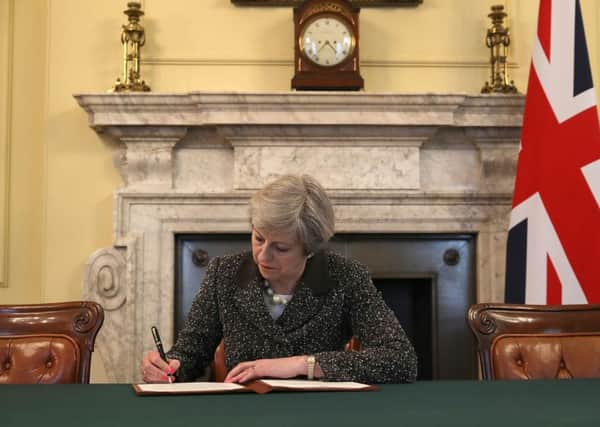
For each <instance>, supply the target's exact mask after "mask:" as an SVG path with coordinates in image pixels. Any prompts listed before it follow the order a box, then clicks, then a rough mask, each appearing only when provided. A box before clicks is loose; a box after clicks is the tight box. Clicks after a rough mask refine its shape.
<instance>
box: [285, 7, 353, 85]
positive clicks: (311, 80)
mask: <svg viewBox="0 0 600 427" xmlns="http://www.w3.org/2000/svg"><path fill="white" fill-rule="evenodd" d="M359 12H360V9H359V8H358V7H355V6H352V5H351V4H350V2H349V1H347V0H325V1H324V0H307V1H305V2H304V3H302V4H301V5H300V6H298V7H295V8H294V36H295V41H294V68H295V75H294V78H293V79H292V89H296V90H360V89H362V88H363V87H364V81H363V78H362V77H361V76H360V67H359V58H358V41H359V38H358V15H359Z"/></svg>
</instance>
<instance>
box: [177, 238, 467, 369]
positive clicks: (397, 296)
mask: <svg viewBox="0 0 600 427" xmlns="http://www.w3.org/2000/svg"><path fill="white" fill-rule="evenodd" d="M175 240H176V241H175V251H176V253H175V260H176V262H175V268H176V271H175V293H174V295H175V313H174V316H175V319H174V320H175V321H174V325H175V331H174V332H175V336H176V335H177V332H178V331H179V330H180V329H181V328H182V326H183V323H184V321H185V316H186V315H187V313H188V311H189V309H190V307H191V303H192V300H193V298H194V296H195V294H196V293H197V292H198V290H199V288H200V286H201V284H202V280H203V279H204V274H205V271H206V266H207V264H208V261H209V260H210V259H212V258H213V257H217V256H220V255H224V254H230V253H236V252H239V251H242V250H249V249H250V235H249V234H178V235H176V236H175ZM330 248H331V249H332V250H334V251H336V252H338V253H341V254H342V255H345V256H348V257H351V258H354V259H357V260H358V261H360V262H362V263H363V264H365V265H366V266H367V267H368V268H369V271H370V272H371V275H372V277H373V283H374V284H375V286H376V287H377V288H378V289H379V290H380V291H381V293H382V296H383V298H384V300H385V302H386V304H387V305H388V306H389V307H390V308H391V309H392V311H393V312H394V314H395V315H396V317H397V318H398V320H399V321H400V323H401V324H402V326H403V328H404V330H405V331H406V333H407V335H408V336H409V338H410V339H411V342H412V343H413V345H414V346H415V350H416V352H417V356H418V358H419V375H418V379H419V380H432V379H473V378H477V365H476V357H475V343H474V340H473V337H472V335H471V333H470V330H469V329H468V325H467V322H466V311H467V309H468V307H469V305H471V304H473V303H474V302H475V275H474V265H475V236H473V235H462V234H461V235H457V234H448V235H445V234H419V235H412V234H356V233H353V234H350V233H343V234H342V233H340V234H337V235H336V236H335V237H334V238H333V239H332V241H331V243H330Z"/></svg>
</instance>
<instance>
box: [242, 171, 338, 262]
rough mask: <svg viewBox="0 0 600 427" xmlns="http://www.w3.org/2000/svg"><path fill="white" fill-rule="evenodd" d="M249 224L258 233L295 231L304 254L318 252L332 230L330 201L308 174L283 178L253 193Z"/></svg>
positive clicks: (319, 185) (333, 224) (333, 220)
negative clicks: (258, 231)
mask: <svg viewBox="0 0 600 427" xmlns="http://www.w3.org/2000/svg"><path fill="white" fill-rule="evenodd" d="M250 221H251V222H252V225H253V226H254V227H256V228H258V229H260V230H266V231H271V232H295V233H296V235H297V236H298V239H299V240H300V241H301V242H302V244H303V245H304V250H305V251H306V253H307V254H310V253H314V252H316V251H318V250H320V249H322V248H323V247H324V246H325V244H326V243H327V242H328V241H329V239H330V238H331V236H333V233H334V227H335V219H334V215H333V206H332V204H331V200H329V197H328V196H327V194H326V193H325V190H324V189H323V187H322V186H321V184H319V182H318V181H317V180H316V179H314V178H312V177H311V176H309V175H302V176H297V175H284V176H281V177H279V178H277V179H276V180H275V181H272V182H270V183H269V184H267V185H266V186H265V187H264V188H263V189H262V190H259V191H257V192H256V193H255V194H254V195H253V196H252V198H251V199H250Z"/></svg>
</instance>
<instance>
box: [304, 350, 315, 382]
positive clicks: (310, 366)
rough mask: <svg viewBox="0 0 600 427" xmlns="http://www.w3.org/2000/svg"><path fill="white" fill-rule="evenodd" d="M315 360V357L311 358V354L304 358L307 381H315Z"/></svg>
mask: <svg viewBox="0 0 600 427" xmlns="http://www.w3.org/2000/svg"><path fill="white" fill-rule="evenodd" d="M316 362H317V361H316V359H315V356H313V355H312V354H311V355H309V356H306V377H307V378H308V379H309V380H314V379H315V363H316Z"/></svg>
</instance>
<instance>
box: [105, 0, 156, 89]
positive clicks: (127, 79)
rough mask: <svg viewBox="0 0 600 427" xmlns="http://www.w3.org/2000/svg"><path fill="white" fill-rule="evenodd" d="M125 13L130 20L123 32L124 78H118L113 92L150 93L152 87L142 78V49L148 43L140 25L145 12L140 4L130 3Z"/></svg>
mask: <svg viewBox="0 0 600 427" xmlns="http://www.w3.org/2000/svg"><path fill="white" fill-rule="evenodd" d="M123 13H124V14H125V15H127V17H128V18H129V23H128V24H126V25H123V27H122V28H123V31H121V43H122V44H123V76H122V77H121V78H117V81H116V82H115V85H114V86H113V87H112V89H111V92H150V86H148V85H147V84H146V82H145V81H144V80H142V78H141V76H140V49H141V47H142V46H144V44H145V43H146V34H145V32H144V27H142V26H141V25H140V16H143V15H144V12H143V11H142V9H141V4H140V3H139V2H129V3H127V10H124V11H123Z"/></svg>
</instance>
